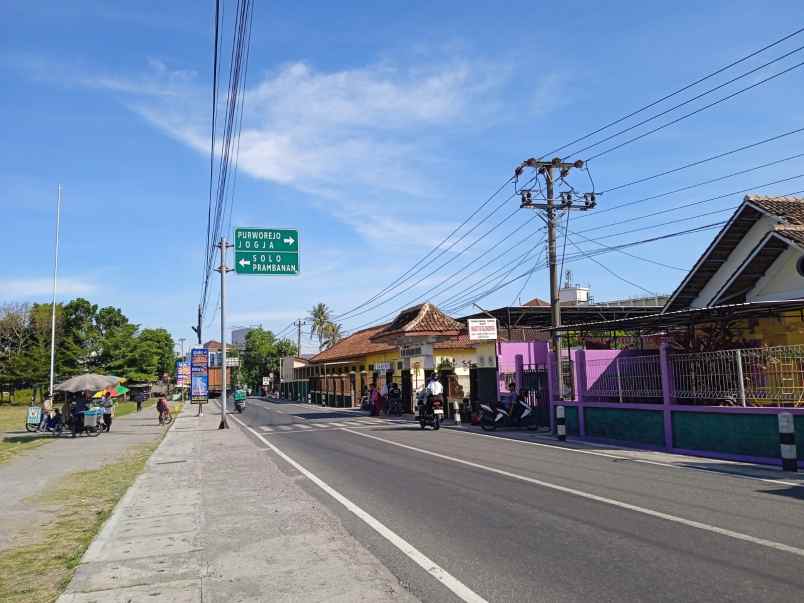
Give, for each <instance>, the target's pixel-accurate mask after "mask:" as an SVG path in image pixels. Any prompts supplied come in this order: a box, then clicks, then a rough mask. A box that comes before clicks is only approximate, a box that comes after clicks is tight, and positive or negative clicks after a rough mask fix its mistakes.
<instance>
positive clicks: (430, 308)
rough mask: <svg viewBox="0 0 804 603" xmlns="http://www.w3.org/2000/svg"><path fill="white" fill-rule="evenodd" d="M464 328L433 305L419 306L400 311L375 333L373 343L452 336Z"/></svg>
mask: <svg viewBox="0 0 804 603" xmlns="http://www.w3.org/2000/svg"><path fill="white" fill-rule="evenodd" d="M463 328H464V326H463V325H462V324H461V323H459V322H458V321H457V320H455V319H454V318H450V317H449V316H447V315H446V314H444V313H443V312H442V311H441V310H439V309H438V308H436V307H435V306H434V305H433V304H420V305H418V306H413V307H412V308H408V309H407V310H402V312H400V313H399V315H398V316H397V317H396V318H395V319H394V320H393V322H392V323H391V324H389V325H387V326H386V327H385V328H384V329H382V330H381V331H379V332H377V333H376V334H375V335H374V336H373V339H374V341H379V340H385V341H391V340H393V338H395V337H404V336H416V335H441V334H443V335H452V336H455V335H457V334H458V333H460V332H461V331H462V330H463Z"/></svg>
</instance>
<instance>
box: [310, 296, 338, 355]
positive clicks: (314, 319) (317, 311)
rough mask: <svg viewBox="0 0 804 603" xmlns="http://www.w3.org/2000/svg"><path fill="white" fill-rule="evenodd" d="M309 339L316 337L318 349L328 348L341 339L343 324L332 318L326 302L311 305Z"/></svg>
mask: <svg viewBox="0 0 804 603" xmlns="http://www.w3.org/2000/svg"><path fill="white" fill-rule="evenodd" d="M309 319H310V324H311V327H310V339H312V338H313V337H317V338H318V349H319V350H328V349H329V348H331V347H332V346H334V345H335V344H336V343H338V342H339V341H340V340H341V339H343V325H341V324H337V323H335V322H334V321H333V319H332V311H331V310H330V309H329V306H327V304H323V303H319V304H316V305H315V306H313V309H312V310H310V314H309Z"/></svg>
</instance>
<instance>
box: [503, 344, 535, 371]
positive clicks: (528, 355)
mask: <svg viewBox="0 0 804 603" xmlns="http://www.w3.org/2000/svg"><path fill="white" fill-rule="evenodd" d="M519 355H521V356H522V364H523V365H526V366H527V365H528V364H546V363H547V342H546V341H526V342H524V343H518V342H508V341H498V342H497V366H498V367H499V368H500V369H501V370H513V369H514V368H516V357H517V356H519Z"/></svg>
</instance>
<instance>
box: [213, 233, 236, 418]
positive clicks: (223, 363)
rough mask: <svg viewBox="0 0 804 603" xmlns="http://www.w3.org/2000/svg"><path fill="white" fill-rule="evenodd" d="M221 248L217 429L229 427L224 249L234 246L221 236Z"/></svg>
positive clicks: (219, 267)
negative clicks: (219, 394)
mask: <svg viewBox="0 0 804 603" xmlns="http://www.w3.org/2000/svg"><path fill="white" fill-rule="evenodd" d="M216 247H217V248H218V249H220V250H221V265H220V266H218V267H217V268H216V269H215V271H216V272H220V274H221V422H220V425H218V429H229V424H228V423H227V422H226V313H225V307H226V273H227V272H232V270H233V269H232V268H229V267H228V266H227V265H226V250H227V249H231V248H232V247H234V245H232V244H231V243H227V242H226V237H221V242H220V243H218V244H217V245H216Z"/></svg>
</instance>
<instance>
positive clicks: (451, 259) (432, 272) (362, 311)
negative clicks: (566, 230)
mask: <svg viewBox="0 0 804 603" xmlns="http://www.w3.org/2000/svg"><path fill="white" fill-rule="evenodd" d="M509 200H510V198H509V199H506V201H509ZM518 213H519V208H516V209H515V210H514V211H512V212H511V213H510V214H508V215H507V216H505V217H504V218H503V219H502V220H500V221H499V222H497V224H495V225H494V226H492V227H491V228H490V229H488V230H487V231H486V232H484V233H483V234H482V235H480V236H478V237H477V238H476V239H475V240H474V241H473V242H472V243H470V244H469V245H468V246H467V247H466V248H465V249H463V250H462V251H461V252H460V254H459V255H462V254H464V253H466V251H467V250H469V249H471V248H472V247H474V246H475V245H477V243H479V242H480V241H482V240H483V238H484V237H486V236H487V235H489V234H491V233H492V232H494V231H495V230H497V229H498V228H500V227H501V226H502V225H503V224H504V223H505V222H507V221H508V220H510V219H511V218H513V217H514V216H515V215H516V214H518ZM480 224H482V222H479V223H478V224H476V225H475V227H473V228H472V229H471V230H469V231H467V232H466V233H465V234H464V235H463V236H462V237H461V238H459V239H456V240H455V241H454V242H453V244H452V246H454V245H455V244H456V243H458V242H460V241H461V240H463V238H465V237H466V236H467V235H468V234H470V233H471V232H472V231H473V230H474V229H475V228H476V227H477V226H479V225H480ZM459 255H456V256H453V257H452V258H450V259H448V260H447V261H446V262H444V263H442V264H441V265H440V266H438V267H436V268H434V269H433V270H431V271H430V272H428V273H427V274H425V275H424V276H423V277H421V278H420V279H419V280H417V281H416V282H414V283H413V284H412V285H409V286H408V288H407V289H406V291H409V290H410V289H412V288H414V287H416V286H417V285H419V284H421V283H422V282H424V281H426V280H427V279H428V278H430V277H431V276H433V275H434V274H435V273H436V272H438V271H439V270H441V269H442V268H444V267H445V266H447V265H448V264H451V263H452V262H454V261H455V260H456V259H457V258H458V257H459ZM394 300H395V298H393V297H390V298H388V299H386V300H384V301H381V302H378V303H376V304H374V305H373V306H369V307H368V308H365V309H363V310H361V311H359V312H354V313H353V314H352V315H351V317H350V318H354V317H355V316H361V315H363V314H366V313H367V312H370V311H372V310H374V309H376V308H379V307H380V306H384V305H385V304H387V303H390V302H392V301H394ZM340 318H341V317H340V316H338V317H336V319H340Z"/></svg>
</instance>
